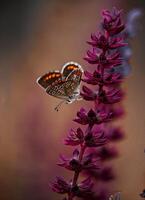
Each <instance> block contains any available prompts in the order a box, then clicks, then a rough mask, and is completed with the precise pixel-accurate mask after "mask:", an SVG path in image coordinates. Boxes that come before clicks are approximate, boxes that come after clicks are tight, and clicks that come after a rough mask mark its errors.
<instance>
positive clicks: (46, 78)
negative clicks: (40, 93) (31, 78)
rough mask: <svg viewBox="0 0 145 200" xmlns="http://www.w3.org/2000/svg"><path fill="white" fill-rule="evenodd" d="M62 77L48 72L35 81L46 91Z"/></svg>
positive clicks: (56, 73)
mask: <svg viewBox="0 0 145 200" xmlns="http://www.w3.org/2000/svg"><path fill="white" fill-rule="evenodd" d="M61 79H62V75H61V73H60V72H56V71H54V72H49V73H47V74H45V75H43V76H41V77H39V78H38V79H37V83H38V84H39V85H40V86H42V87H43V88H44V89H46V88H47V87H48V86H50V85H52V84H54V83H55V82H56V81H58V80H61Z"/></svg>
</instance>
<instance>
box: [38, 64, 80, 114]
mask: <svg viewBox="0 0 145 200" xmlns="http://www.w3.org/2000/svg"><path fill="white" fill-rule="evenodd" d="M82 74H83V69H82V67H81V65H79V64H78V63H76V62H68V63H66V64H64V65H63V67H62V70H61V72H60V71H57V70H55V71H49V72H48V73H46V74H44V75H42V76H40V77H39V78H38V79H37V83H38V84H39V86H41V87H42V88H43V89H44V90H45V91H46V93H48V94H49V95H51V96H54V97H56V98H59V99H62V101H61V102H60V103H59V104H58V105H57V106H56V108H55V110H57V111H58V108H59V107H60V105H61V104H62V103H63V102H66V103H72V102H73V101H75V100H79V99H81V97H80V82H81V77H82Z"/></svg>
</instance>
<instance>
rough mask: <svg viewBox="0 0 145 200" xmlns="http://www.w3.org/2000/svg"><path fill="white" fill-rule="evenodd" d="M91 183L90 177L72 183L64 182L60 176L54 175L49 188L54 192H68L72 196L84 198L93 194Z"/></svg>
mask: <svg viewBox="0 0 145 200" xmlns="http://www.w3.org/2000/svg"><path fill="white" fill-rule="evenodd" d="M93 185H94V184H93V182H92V180H91V178H87V179H85V180H83V181H82V182H80V183H79V184H75V185H73V184H72V181H70V182H66V181H65V180H64V179H63V178H62V177H56V180H55V182H54V183H52V185H51V188H52V190H53V191H54V192H57V193H60V194H68V195H71V196H72V197H75V196H77V197H81V198H86V197H89V195H92V194H93V191H92V188H93ZM65 198H66V197H65Z"/></svg>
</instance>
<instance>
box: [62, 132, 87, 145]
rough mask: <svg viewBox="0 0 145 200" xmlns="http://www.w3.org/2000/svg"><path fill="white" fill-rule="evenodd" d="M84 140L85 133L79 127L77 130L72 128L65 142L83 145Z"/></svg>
mask: <svg viewBox="0 0 145 200" xmlns="http://www.w3.org/2000/svg"><path fill="white" fill-rule="evenodd" d="M83 142H84V133H83V131H82V129H81V128H78V129H77V131H74V130H73V129H71V130H70V132H69V134H68V136H67V138H66V139H65V144H66V145H71V146H76V145H81V144H82V143H83Z"/></svg>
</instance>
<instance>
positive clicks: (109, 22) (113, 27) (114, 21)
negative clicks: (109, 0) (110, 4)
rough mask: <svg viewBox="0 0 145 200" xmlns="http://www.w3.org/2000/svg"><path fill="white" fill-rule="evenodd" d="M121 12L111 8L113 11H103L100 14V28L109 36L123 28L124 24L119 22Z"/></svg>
mask: <svg viewBox="0 0 145 200" xmlns="http://www.w3.org/2000/svg"><path fill="white" fill-rule="evenodd" d="M120 14H121V11H118V10H117V9H116V8H113V11H112V12H110V11H109V10H104V11H103V12H102V16H103V22H102V26H103V28H104V29H105V30H106V31H107V33H108V34H109V35H111V36H113V35H116V34H118V33H120V32H121V31H122V30H123V29H124V28H125V26H124V24H123V23H122V21H121V17H120Z"/></svg>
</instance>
